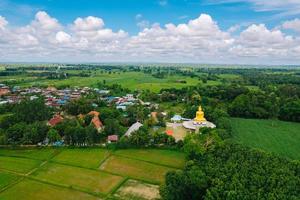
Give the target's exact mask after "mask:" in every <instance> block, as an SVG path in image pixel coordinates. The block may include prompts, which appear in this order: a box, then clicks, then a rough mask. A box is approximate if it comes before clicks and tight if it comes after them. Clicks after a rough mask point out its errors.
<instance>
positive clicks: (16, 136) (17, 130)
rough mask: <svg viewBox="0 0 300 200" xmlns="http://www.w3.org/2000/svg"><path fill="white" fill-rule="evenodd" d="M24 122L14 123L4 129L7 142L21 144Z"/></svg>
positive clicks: (24, 127) (24, 128)
mask: <svg viewBox="0 0 300 200" xmlns="http://www.w3.org/2000/svg"><path fill="white" fill-rule="evenodd" d="M25 130H26V124H25V123H24V122H20V123H16V124H15V125H13V126H11V127H9V128H8V129H7V130H6V137H7V142H8V143H9V144H14V145H16V144H21V143H22V139H23V135H24V131H25Z"/></svg>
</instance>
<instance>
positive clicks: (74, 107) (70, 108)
mask: <svg viewBox="0 0 300 200" xmlns="http://www.w3.org/2000/svg"><path fill="white" fill-rule="evenodd" d="M93 109H94V108H93V106H92V103H91V102H90V101H89V100H88V99H85V98H80V99H78V100H73V101H70V102H69V103H68V104H66V105H65V110H66V111H67V112H68V113H69V114H71V115H79V114H87V113H88V112H90V111H92V110H93Z"/></svg>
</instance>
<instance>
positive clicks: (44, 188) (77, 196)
mask: <svg viewBox="0 0 300 200" xmlns="http://www.w3.org/2000/svg"><path fill="white" fill-rule="evenodd" d="M0 199H5V200H15V199H22V200H32V199H39V200H53V199H57V200H60V199H61V200H81V199H85V200H97V199H100V198H98V197H94V196H91V195H89V194H86V193H83V192H79V191H76V190H71V189H66V188H61V187H56V186H53V185H48V184H44V183H40V182H36V181H32V180H25V181H22V182H20V183H18V184H17V185H15V186H14V187H12V188H9V189H8V190H5V191H4V192H2V193H0Z"/></svg>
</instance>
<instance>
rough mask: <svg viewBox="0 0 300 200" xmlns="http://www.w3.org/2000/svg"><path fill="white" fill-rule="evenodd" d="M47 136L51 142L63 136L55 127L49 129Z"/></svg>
mask: <svg viewBox="0 0 300 200" xmlns="http://www.w3.org/2000/svg"><path fill="white" fill-rule="evenodd" d="M47 138H48V139H49V142H50V143H53V142H56V141H59V140H61V137H60V135H59V133H58V131H57V130H55V129H50V130H49V131H48V133H47Z"/></svg>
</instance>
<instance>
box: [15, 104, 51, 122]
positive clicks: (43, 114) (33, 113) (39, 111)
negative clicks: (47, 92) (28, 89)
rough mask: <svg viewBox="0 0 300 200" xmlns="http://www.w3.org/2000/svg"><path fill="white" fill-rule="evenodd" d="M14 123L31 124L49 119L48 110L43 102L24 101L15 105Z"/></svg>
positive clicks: (49, 113)
mask: <svg viewBox="0 0 300 200" xmlns="http://www.w3.org/2000/svg"><path fill="white" fill-rule="evenodd" d="M13 113H14V115H15V120H16V122H26V123H33V122H35V121H44V120H48V119H49V118H50V117H51V112H50V109H49V108H48V107H47V106H46V105H45V102H44V100H42V99H36V100H32V101H31V100H24V101H21V103H19V104H17V105H16V106H15V108H14V110H13Z"/></svg>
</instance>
